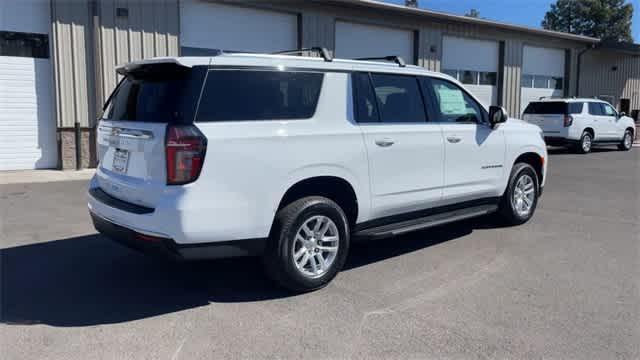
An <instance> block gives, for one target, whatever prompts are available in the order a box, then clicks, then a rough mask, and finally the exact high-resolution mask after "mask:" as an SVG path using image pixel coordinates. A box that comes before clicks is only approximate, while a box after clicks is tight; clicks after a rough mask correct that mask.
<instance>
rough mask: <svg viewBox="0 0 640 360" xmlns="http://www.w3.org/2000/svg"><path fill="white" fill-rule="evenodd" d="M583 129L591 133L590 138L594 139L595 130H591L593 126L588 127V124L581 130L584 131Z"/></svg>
mask: <svg viewBox="0 0 640 360" xmlns="http://www.w3.org/2000/svg"><path fill="white" fill-rule="evenodd" d="M585 131H586V132H588V133H589V134H591V138H592V139H595V138H596V132H595V130H593V128H592V127H590V126H586V127H585V128H584V129H583V130H582V132H585Z"/></svg>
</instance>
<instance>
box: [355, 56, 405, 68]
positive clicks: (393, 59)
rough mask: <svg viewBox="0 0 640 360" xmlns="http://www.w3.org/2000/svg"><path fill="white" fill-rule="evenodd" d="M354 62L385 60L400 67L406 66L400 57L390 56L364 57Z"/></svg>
mask: <svg viewBox="0 0 640 360" xmlns="http://www.w3.org/2000/svg"><path fill="white" fill-rule="evenodd" d="M355 60H385V61H393V62H394V63H396V64H398V66H400V67H405V66H407V64H406V63H405V62H404V60H402V58H401V57H400V56H396V55H391V56H383V57H366V58H358V59H355Z"/></svg>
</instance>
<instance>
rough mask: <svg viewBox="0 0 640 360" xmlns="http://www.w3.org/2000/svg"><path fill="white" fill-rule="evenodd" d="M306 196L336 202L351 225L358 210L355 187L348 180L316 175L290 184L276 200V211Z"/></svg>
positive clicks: (354, 221) (356, 216) (356, 217)
mask: <svg viewBox="0 0 640 360" xmlns="http://www.w3.org/2000/svg"><path fill="white" fill-rule="evenodd" d="M307 196H324V197H326V198H328V199H330V200H332V201H334V202H335V203H336V204H338V205H339V206H340V207H341V208H342V210H343V211H344V213H345V215H346V216H347V220H348V221H349V225H350V226H353V225H354V224H355V223H356V220H357V219H358V213H359V211H360V207H359V203H358V196H357V194H356V190H355V187H354V186H353V185H352V184H351V182H350V181H348V180H346V179H344V178H343V177H340V176H335V175H318V176H312V177H307V178H304V179H299V180H298V181H296V182H295V183H293V184H292V185H290V186H289V187H288V188H287V190H286V191H285V192H284V194H283V195H282V196H281V198H280V201H279V202H278V207H277V209H276V212H278V211H280V209H282V208H283V207H285V206H286V205H288V204H290V203H292V202H293V201H296V200H298V199H301V198H303V197H307Z"/></svg>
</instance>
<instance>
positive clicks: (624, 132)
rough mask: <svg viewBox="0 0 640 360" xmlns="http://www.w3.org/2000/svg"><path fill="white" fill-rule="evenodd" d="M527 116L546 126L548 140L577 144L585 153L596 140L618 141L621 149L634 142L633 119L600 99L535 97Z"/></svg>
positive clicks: (571, 145)
mask: <svg viewBox="0 0 640 360" xmlns="http://www.w3.org/2000/svg"><path fill="white" fill-rule="evenodd" d="M523 119H524V120H525V121H527V122H530V123H532V124H535V125H538V126H540V127H541V128H542V130H543V131H544V139H545V141H546V142H547V144H549V145H560V146H570V147H574V148H575V149H576V151H578V152H579V153H582V154H585V153H588V152H590V151H591V147H592V145H595V144H616V145H618V148H619V149H620V150H629V149H631V146H632V145H633V139H634V132H635V123H634V122H633V119H632V118H630V117H628V116H626V114H625V113H618V112H617V111H616V110H615V109H614V108H613V106H611V105H610V104H609V103H607V102H604V101H601V100H597V99H552V98H550V99H543V100H540V101H533V102H531V103H529V105H528V106H527V108H526V109H525V111H524V114H523Z"/></svg>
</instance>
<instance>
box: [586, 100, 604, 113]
mask: <svg viewBox="0 0 640 360" xmlns="http://www.w3.org/2000/svg"><path fill="white" fill-rule="evenodd" d="M589 114H591V115H598V116H599V115H604V110H603V109H602V106H601V104H600V103H593V102H590V103H589Z"/></svg>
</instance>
